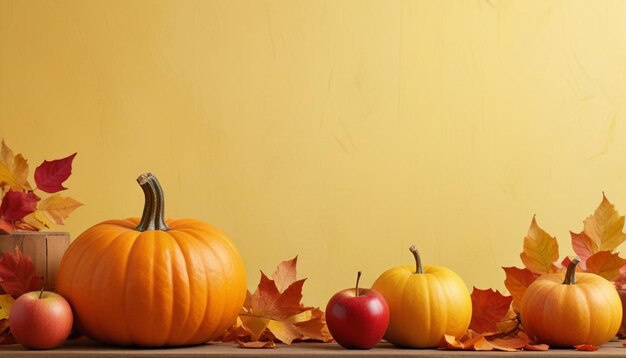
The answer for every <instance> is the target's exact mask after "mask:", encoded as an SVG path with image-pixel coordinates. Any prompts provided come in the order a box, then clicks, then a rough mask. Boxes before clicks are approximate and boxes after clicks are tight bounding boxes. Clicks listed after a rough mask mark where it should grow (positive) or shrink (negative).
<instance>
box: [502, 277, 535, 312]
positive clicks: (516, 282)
mask: <svg viewBox="0 0 626 358" xmlns="http://www.w3.org/2000/svg"><path fill="white" fill-rule="evenodd" d="M502 269H504V272H505V274H506V279H505V280H504V285H505V286H506V289H507V290H509V293H510V294H511V297H513V303H512V305H513V309H514V310H515V312H519V311H520V309H521V305H522V298H523V297H524V293H525V292H526V289H527V288H528V286H530V284H531V283H533V282H535V280H536V279H537V277H539V275H538V274H536V273H534V272H532V271H530V270H529V269H527V268H523V269H520V268H517V267H503V268H502Z"/></svg>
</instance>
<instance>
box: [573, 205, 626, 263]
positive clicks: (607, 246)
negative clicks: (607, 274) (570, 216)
mask: <svg viewBox="0 0 626 358" xmlns="http://www.w3.org/2000/svg"><path fill="white" fill-rule="evenodd" d="M623 229H624V217H623V216H620V215H619V213H618V212H617V210H615V206H614V205H613V204H611V202H610V201H609V200H608V199H607V198H606V196H605V195H604V193H602V202H601V203H600V205H599V206H598V208H597V209H596V210H595V211H594V213H593V214H592V215H590V216H589V217H588V218H587V219H585V221H584V229H583V231H584V233H585V234H587V236H588V237H589V238H590V239H591V240H592V241H593V242H594V243H595V244H596V245H597V251H602V250H609V251H611V250H613V249H615V248H616V247H618V246H619V245H620V244H621V243H622V242H624V241H625V240H626V234H624V233H623V232H622V230H623Z"/></svg>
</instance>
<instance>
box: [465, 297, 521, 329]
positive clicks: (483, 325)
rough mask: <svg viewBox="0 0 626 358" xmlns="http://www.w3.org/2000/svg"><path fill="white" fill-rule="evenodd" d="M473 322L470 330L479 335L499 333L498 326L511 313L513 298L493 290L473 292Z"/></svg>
mask: <svg viewBox="0 0 626 358" xmlns="http://www.w3.org/2000/svg"><path fill="white" fill-rule="evenodd" d="M471 298H472V320H471V322H470V325H469V328H470V329H471V330H473V331H475V332H478V333H485V332H489V333H492V332H498V327H497V324H498V322H500V321H501V320H502V319H503V318H504V316H505V315H506V314H507V312H508V311H509V307H510V306H511V302H512V301H513V297H510V296H504V295H502V294H501V293H500V292H499V291H494V290H492V289H486V290H481V289H478V288H476V287H474V290H473V291H472V295H471Z"/></svg>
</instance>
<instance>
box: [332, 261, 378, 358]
mask: <svg viewBox="0 0 626 358" xmlns="http://www.w3.org/2000/svg"><path fill="white" fill-rule="evenodd" d="M360 278H361V272H360V271H359V273H358V275H357V279H356V287H355V288H350V289H347V290H343V291H340V292H337V293H336V294H335V295H334V296H333V297H331V299H330V301H328V305H326V324H327V325H328V330H329V331H330V334H331V335H332V336H333V338H334V339H335V341H336V342H337V343H339V344H340V345H341V346H342V347H344V348H348V349H352V348H356V349H370V348H372V347H374V346H375V345H376V344H377V343H378V342H380V340H381V338H383V335H384V334H385V331H386V330H387V326H388V325H389V306H388V305H387V301H385V298H384V297H383V296H382V295H381V294H380V293H378V292H376V291H374V290H371V289H359V279H360Z"/></svg>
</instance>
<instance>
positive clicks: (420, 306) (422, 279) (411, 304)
mask: <svg viewBox="0 0 626 358" xmlns="http://www.w3.org/2000/svg"><path fill="white" fill-rule="evenodd" d="M410 250H411V252H412V253H413V256H414V257H415V266H399V267H395V268H392V269H390V270H387V271H385V272H384V273H383V274H382V275H380V276H379V277H378V279H377V280H376V282H374V285H373V286H372V289H373V290H376V291H378V292H380V293H381V294H382V295H383V296H384V297H385V300H387V303H388V304H389V312H390V318H389V327H388V328H387V332H386V333H385V339H386V340H387V341H389V342H391V343H393V344H395V345H398V346H401V347H407V348H434V347H437V346H439V343H440V342H441V339H442V338H443V335H444V334H448V335H453V336H456V337H459V338H460V337H461V336H463V335H464V334H465V332H466V331H467V327H468V326H469V324H470V321H471V319H472V300H471V298H470V294H469V291H468V290H467V286H465V283H464V282H463V280H462V279H461V278H460V277H459V276H458V275H457V274H456V273H454V272H453V271H451V270H450V269H447V268H445V267H441V266H435V265H424V266H423V267H422V262H421V258H420V255H419V252H418V251H417V249H416V248H415V246H411V247H410Z"/></svg>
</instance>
